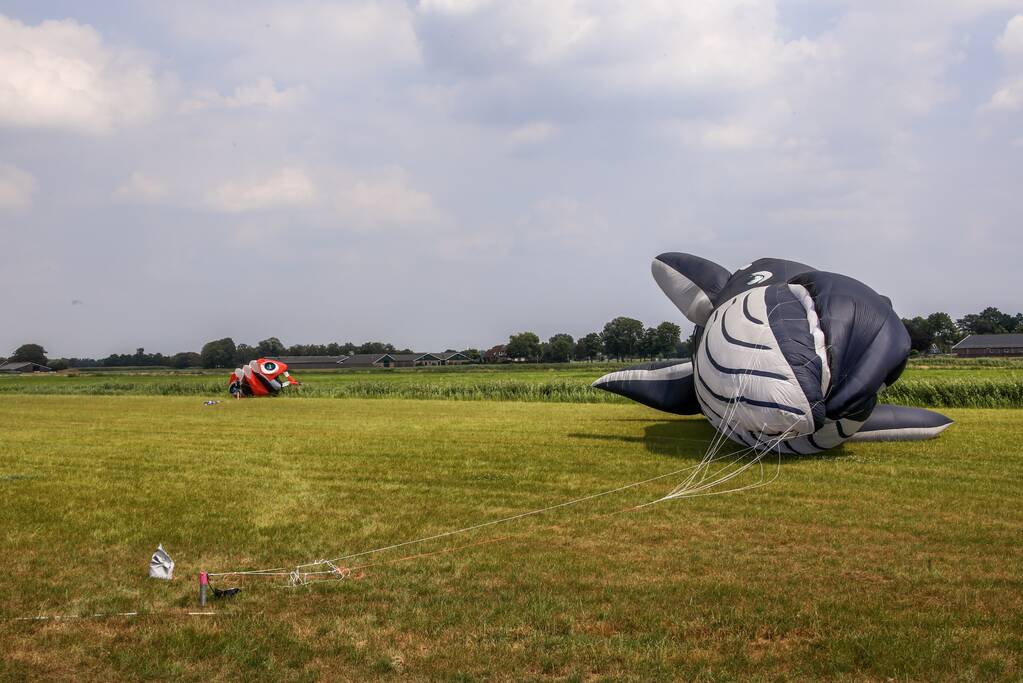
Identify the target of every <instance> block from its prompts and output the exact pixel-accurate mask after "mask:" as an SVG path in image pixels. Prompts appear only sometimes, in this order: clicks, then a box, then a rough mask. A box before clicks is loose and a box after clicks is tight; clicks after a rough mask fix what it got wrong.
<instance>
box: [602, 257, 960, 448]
mask: <svg viewBox="0 0 1023 683" xmlns="http://www.w3.org/2000/svg"><path fill="white" fill-rule="evenodd" d="M652 269H653V275H654V279H655V280H656V281H657V284H658V285H660V287H661V289H662V290H664V293H665V294H667V295H668V298H669V299H671V300H672V302H673V303H674V304H675V305H676V306H678V308H679V310H680V311H682V314H683V315H685V317H686V318H688V319H689V320H690V321H692V322H693V323H694V324H695V325H696V326H697V327H696V333H697V339H698V344H697V346H696V349H695V350H694V352H693V358H692V360H691V361H690V360H686V361H679V360H669V361H663V362H658V363H647V364H644V365H637V366H634V367H631V368H628V369H625V370H619V371H617V372H612V373H610V374H607V375H604V376H603V377H601V378H600V379H598V380H597V381H596V382H594V383H593V386H595V387H597V388H600V389H604V390H606V391H610V392H613V393H615V394H619V395H621V396H625V397H627V398H630V399H633V400H635V401H638V402H640V403H643V404H645V405H648V406H651V407H653V408H657V409H659V410H664V411H667V412H670V413H676V414H680V415H695V414H699V413H702V414H703V415H705V416H706V417H707V419H708V420H710V422H711V424H713V425H714V427H715V429H717V430H718V431H719V432H720V433H722V434H724V435H725V436H727V437H728V438H730V439H731V440H733V441H736V442H738V443H741V444H743V445H746V446H749V447H751V448H756V449H768V450H772V451H775V452H778V453H782V454H803V455H809V454H812V453H819V452H821V451H825V450H827V449H829V448H834V447H835V446H838V445H839V444H841V443H842V442H844V441H847V440H854V441H913V440H920V439H929V438H932V437H934V436H937V435H938V434H939V433H940V432H942V431H943V430H944V429H945V428H947V427H948V426H949V425H950V424H952V420H950V419H949V418H947V417H945V416H944V415H940V414H938V413H935V412H932V411H930V410H923V409H922V408H907V407H903V406H893V405H884V404H878V402H877V394H878V393H879V392H881V391H883V390H884V388H885V387H887V386H891V385H892V383H893V382H895V381H896V380H897V379H898V378H899V375H901V374H902V370H903V369H904V368H905V366H906V360H907V358H908V357H909V348H910V340H909V335H908V334H907V332H906V329H905V327H904V326H903V324H902V321H901V320H900V319H899V317H898V315H896V314H895V311H893V310H892V304H891V301H890V300H889V299H888V298H887V297H884V296H881V295H880V294H878V293H877V292H875V291H874V290H872V289H871V288H870V287H867V286H866V285H865V284H863V283H862V282H859V281H858V280H854V279H853V278H851V277H847V276H845V275H839V274H837V273H828V272H824V271H820V270H816V269H815V268H811V267H810V266H807V265H804V264H802V263H796V262H794V261H786V260H782V259H775V258H763V259H759V260H757V261H754V262H753V263H751V264H749V265H748V266H745V267H743V268H740V269H739V270H737V271H736V272H734V273H730V272H728V271H727V270H725V269H724V268H723V267H721V266H719V265H718V264H716V263H714V262H712V261H708V260H706V259H703V258H700V257H698V256H693V255H691V254H681V253H667V254H661V255H660V256H658V257H657V258H656V259H654V262H653V266H652Z"/></svg>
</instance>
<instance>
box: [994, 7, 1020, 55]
mask: <svg viewBox="0 0 1023 683" xmlns="http://www.w3.org/2000/svg"><path fill="white" fill-rule="evenodd" d="M995 48H996V49H997V50H998V51H999V52H1001V53H1002V54H1003V55H1005V56H1007V57H1023V14H1017V15H1016V16H1014V17H1013V18H1012V19H1009V22H1008V23H1007V24H1006V25H1005V31H1004V32H1003V33H1002V35H1001V36H999V37H998V40H997V41H996V42H995Z"/></svg>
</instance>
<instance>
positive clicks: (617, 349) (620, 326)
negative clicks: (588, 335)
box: [600, 316, 643, 360]
mask: <svg viewBox="0 0 1023 683" xmlns="http://www.w3.org/2000/svg"><path fill="white" fill-rule="evenodd" d="M642 336H643V323H641V322H640V321H638V320H634V319H632V318H626V317H624V316H620V317H618V318H615V319H614V320H612V321H611V322H609V323H607V324H606V325H604V331H603V332H602V333H601V335H600V339H601V341H602V342H603V344H604V351H605V352H606V353H607V354H608V355H609V356H614V357H615V358H617V359H618V360H623V359H625V358H629V357H631V356H634V355H635V354H636V351H637V350H638V349H639V342H640V339H641V338H642Z"/></svg>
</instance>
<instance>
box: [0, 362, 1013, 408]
mask: <svg viewBox="0 0 1023 683" xmlns="http://www.w3.org/2000/svg"><path fill="white" fill-rule="evenodd" d="M624 366H625V365H623V364H615V363H572V364H565V365H554V366H535V365H484V366H453V367H436V368H416V369H400V370H393V369H392V370H386V369H372V370H355V371H353V370H347V371H340V372H331V371H311V372H304V373H296V374H298V375H299V379H300V380H301V381H302V387H301V389H300V390H299V391H289V392H288V396H289V397H292V398H294V397H300V398H406V399H442V400H462V401H466V400H491V401H540V402H557V403H620V404H627V403H629V401H627V400H626V399H623V398H620V397H618V396H615V395H613V394H609V393H607V392H603V391H599V390H596V389H592V388H591V387H590V383H591V382H592V381H593V380H594V379H596V378H597V377H600V376H601V375H602V374H604V373H605V372H608V371H610V370H614V369H619V368H621V367H624ZM229 374H230V373H229V372H227V371H224V370H219V371H214V370H209V371H203V372H196V371H187V372H173V371H167V370H150V371H117V370H113V371H110V370H108V371H88V372H83V373H81V374H80V375H78V376H68V375H64V374H57V375H37V376H7V377H2V376H0V395H2V394H37V395H53V394H65V395H73V394H86V395H149V396H154V395H155V396H205V397H207V398H214V397H223V396H224V395H225V394H226V377H227V376H228V375H229ZM882 400H885V401H889V402H892V403H900V404H902V405H915V406H922V407H932V408H947V407H951V408H1023V362H1021V361H1020V360H1018V359H1000V360H992V359H980V360H965V361H964V360H960V359H947V358H940V359H933V358H932V359H920V360H918V361H913V362H911V363H910V365H909V367H908V368H907V370H906V372H905V373H904V374H903V376H902V378H901V379H900V380H899V382H898V383H896V384H895V385H894V386H893V387H891V388H890V389H888V390H887V392H886V393H885V394H884V396H883V398H882Z"/></svg>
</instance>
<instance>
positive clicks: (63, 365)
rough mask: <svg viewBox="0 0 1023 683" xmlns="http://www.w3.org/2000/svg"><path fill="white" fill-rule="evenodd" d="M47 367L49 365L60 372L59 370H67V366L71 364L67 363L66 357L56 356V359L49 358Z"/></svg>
mask: <svg viewBox="0 0 1023 683" xmlns="http://www.w3.org/2000/svg"><path fill="white" fill-rule="evenodd" d="M47 367H49V368H50V369H51V370H56V371H57V372H60V371H61V370H67V369H68V368H69V367H71V364H70V363H68V361H67V359H66V358H57V359H56V360H51V361H50V362H49V363H48V364H47Z"/></svg>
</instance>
